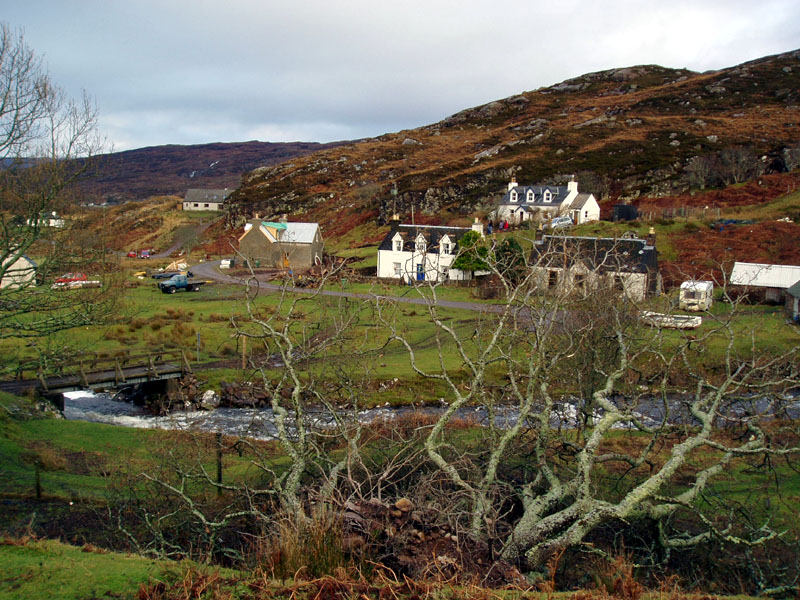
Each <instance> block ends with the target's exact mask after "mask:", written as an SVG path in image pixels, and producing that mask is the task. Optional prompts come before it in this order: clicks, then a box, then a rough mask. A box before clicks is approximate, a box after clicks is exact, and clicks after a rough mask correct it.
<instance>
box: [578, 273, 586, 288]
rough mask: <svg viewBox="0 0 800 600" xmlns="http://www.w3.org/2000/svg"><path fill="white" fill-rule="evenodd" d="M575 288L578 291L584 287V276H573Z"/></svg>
mask: <svg viewBox="0 0 800 600" xmlns="http://www.w3.org/2000/svg"><path fill="white" fill-rule="evenodd" d="M575 287H577V288H578V289H579V290H582V289H584V288H585V287H586V275H584V274H583V273H576V274H575Z"/></svg>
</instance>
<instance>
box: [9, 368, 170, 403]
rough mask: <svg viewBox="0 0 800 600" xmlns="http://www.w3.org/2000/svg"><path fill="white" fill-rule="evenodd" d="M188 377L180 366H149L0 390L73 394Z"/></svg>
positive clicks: (14, 383) (19, 382) (20, 383)
mask: <svg viewBox="0 0 800 600" xmlns="http://www.w3.org/2000/svg"><path fill="white" fill-rule="evenodd" d="M184 373H185V369H182V368H181V365H179V364H172V363H161V364H155V365H153V366H152V367H150V366H149V365H145V366H136V367H124V368H122V369H119V370H117V369H104V370H100V371H92V372H89V373H86V374H85V375H82V374H71V375H65V376H63V377H47V378H45V386H46V388H43V387H42V385H41V382H40V381H39V380H37V379H18V380H10V381H0V390H2V391H4V392H9V393H11V394H17V395H19V394H24V393H25V392H26V391H27V390H29V389H34V388H36V389H39V390H43V391H47V392H51V393H56V392H58V393H62V392H71V391H75V390H84V389H86V388H89V389H98V388H106V387H119V386H124V385H133V384H136V383H143V382H145V381H159V380H163V379H176V378H178V377H181V376H182V375H183V374H184Z"/></svg>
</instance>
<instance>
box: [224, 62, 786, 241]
mask: <svg viewBox="0 0 800 600" xmlns="http://www.w3.org/2000/svg"><path fill="white" fill-rule="evenodd" d="M798 90H800V52H798V51H793V52H788V53H785V54H781V55H777V56H771V57H766V58H764V59H759V60H757V61H752V62H750V63H746V64H744V65H740V66H738V67H733V68H730V69H724V70H721V71H716V72H711V73H694V72H691V71H687V70H685V69H669V68H665V67H660V66H656V65H642V66H634V67H625V68H618V69H610V70H606V71H599V72H597V73H589V74H586V75H582V76H581V77H576V78H574V79H570V80H567V81H565V82H563V83H560V84H557V85H554V86H551V87H548V88H541V89H538V90H535V91H531V92H524V93H522V94H517V95H515V96H511V97H509V98H505V99H502V100H496V101H493V102H489V103H487V104H484V105H482V106H478V107H474V108H470V109H466V110H463V111H461V112H458V113H456V114H454V115H452V116H450V117H447V118H446V119H443V120H442V121H440V122H438V123H434V124H432V125H428V126H425V127H420V128H418V129H415V130H407V131H401V132H398V133H396V134H386V135H382V136H380V137H378V138H374V139H369V140H363V141H360V142H358V143H353V144H347V145H343V146H340V147H337V148H334V149H327V150H323V151H321V152H317V153H314V154H311V155H309V156H303V157H297V158H295V159H292V161H291V162H287V163H283V164H281V165H277V166H274V167H266V168H260V169H257V170H254V171H252V172H251V173H250V174H249V175H247V176H246V177H245V178H244V180H243V183H242V186H241V187H240V188H239V189H238V190H237V191H236V192H235V193H234V194H233V196H232V199H233V200H234V201H235V202H236V203H237V205H238V207H239V211H240V212H241V213H242V214H248V213H252V212H259V213H260V214H262V215H264V216H270V215H280V214H283V213H288V214H295V215H301V214H302V215H303V218H304V219H308V220H318V221H320V222H322V223H323V225H324V229H328V230H330V229H334V230H344V231H346V229H347V227H348V226H353V225H355V224H358V223H360V222H364V220H365V219H369V220H372V221H374V222H377V223H385V222H386V221H387V220H388V218H389V217H390V216H391V214H392V213H393V212H399V213H400V214H401V215H404V217H407V216H409V215H410V212H411V208H412V207H413V209H414V212H415V214H418V215H421V216H423V217H425V218H429V219H438V220H442V221H444V220H447V221H452V219H453V218H455V217H464V218H468V217H470V216H472V215H481V214H483V213H485V212H487V211H488V210H490V208H491V207H492V205H493V204H494V202H495V201H496V200H497V199H498V198H499V196H500V195H501V194H502V193H503V192H504V190H505V188H506V185H507V183H508V181H509V178H510V176H511V175H514V176H516V178H517V180H518V181H523V182H540V183H554V184H557V183H563V182H564V181H566V180H567V179H568V177H569V176H570V175H576V176H577V178H578V182H579V184H580V186H581V189H582V190H585V191H588V192H593V193H595V195H596V196H598V197H599V198H601V199H606V198H611V199H618V198H619V199H622V200H630V199H635V198H641V197H658V196H663V195H667V194H675V193H682V192H684V191H686V190H687V189H688V188H689V186H690V185H694V183H693V180H692V176H693V175H692V173H691V170H690V168H689V165H690V164H691V163H692V161H693V160H696V159H698V157H699V158H703V157H713V156H718V155H719V153H720V152H721V151H723V150H725V149H739V148H746V149H747V150H748V151H750V152H752V153H753V155H754V156H757V157H760V156H764V155H767V154H768V153H769V154H770V155H772V156H781V155H782V152H783V150H784V149H786V148H789V147H794V146H797V144H798V131H800V129H798V128H800V108H799V107H798V102H800V99H799V98H800V97H799V96H798V94H799V93H800V92H798ZM773 168H774V167H773ZM777 168H778V169H780V168H781V167H780V166H779V167H777ZM598 183H599V184H600V185H598ZM595 186H596V187H595ZM393 191H394V193H393Z"/></svg>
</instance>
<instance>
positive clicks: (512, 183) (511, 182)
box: [508, 177, 517, 192]
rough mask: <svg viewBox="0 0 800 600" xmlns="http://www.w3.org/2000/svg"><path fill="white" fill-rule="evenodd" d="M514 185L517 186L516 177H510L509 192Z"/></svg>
mask: <svg viewBox="0 0 800 600" xmlns="http://www.w3.org/2000/svg"><path fill="white" fill-rule="evenodd" d="M515 187H517V178H516V177H512V178H511V181H510V182H509V183H508V191H509V192H510V191H511V190H513V189H514V188H515Z"/></svg>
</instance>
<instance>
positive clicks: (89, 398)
mask: <svg viewBox="0 0 800 600" xmlns="http://www.w3.org/2000/svg"><path fill="white" fill-rule="evenodd" d="M579 404H580V402H579V400H577V399H574V400H573V401H569V402H564V403H562V404H561V405H559V406H558V407H557V409H556V410H555V411H554V412H553V414H552V415H551V419H550V424H551V426H553V427H566V428H571V427H574V426H575V423H576V416H577V406H578V405H579ZM778 404H780V406H781V407H782V415H781V416H788V417H789V418H793V419H797V418H800V394H798V393H797V392H795V393H794V394H792V395H791V396H786V397H784V398H782V399H781V400H780V401H779V402H778ZM443 410H444V406H424V407H388V406H384V407H379V408H372V409H367V410H361V411H359V412H358V418H359V420H360V421H361V422H362V423H369V422H372V421H375V420H386V421H391V420H393V419H397V418H400V417H403V416H407V415H409V414H410V413H412V412H422V413H427V414H431V415H438V414H441V412H442V411H443ZM771 410H773V407H771V406H770V401H769V399H767V398H764V397H759V398H753V397H751V398H743V399H740V400H738V401H736V402H731V403H730V404H728V405H726V414H725V416H724V417H722V416H720V418H719V419H718V420H717V423H718V424H719V425H723V426H724V424H731V423H738V422H741V421H742V420H744V419H747V418H748V415H762V416H764V413H765V412H770V411H771ZM784 411H785V412H784ZM663 412H664V405H663V403H662V402H660V401H658V400H657V399H655V398H650V399H644V400H642V401H640V402H639V403H638V405H637V416H638V418H639V419H641V421H642V422H644V423H645V424H646V425H648V426H653V425H657V424H658V423H659V421H660V420H661V416H662V415H663ZM670 413H671V416H670V418H669V421H670V422H671V423H691V422H693V419H692V418H691V417H690V416H689V414H688V411H687V408H686V404H685V402H684V401H683V400H682V399H681V398H679V397H673V398H672V399H671V400H670ZM307 416H308V419H309V423H310V425H312V426H317V427H322V428H327V427H330V426H331V425H332V423H333V417H332V415H331V413H330V412H328V411H326V410H309V411H308V415H307ZM456 416H457V417H458V418H461V419H465V420H469V421H472V422H474V423H476V424H478V425H486V424H487V422H488V419H489V415H488V412H487V410H486V409H485V408H482V407H478V408H475V407H468V408H464V409H462V410H460V411H458V413H457V414H456ZM597 416H600V415H599V414H598V415H597ZM64 417H65V418H67V419H70V420H80V421H92V422H95V423H107V424H110V425H121V426H124V427H139V428H146V429H152V428H158V429H175V430H184V431H198V432H220V433H224V434H225V435H232V436H240V437H249V438H254V439H259V440H271V439H275V437H276V429H275V423H274V415H273V412H272V409H271V408H218V409H216V410H213V411H175V412H173V413H171V414H170V415H167V416H155V415H153V414H150V413H148V412H147V411H146V410H145V409H143V408H142V407H139V406H136V405H135V404H132V403H130V402H122V401H118V400H115V399H114V398H113V397H112V396H111V395H109V394H102V393H94V392H88V391H79V392H68V393H66V394H64ZM518 417H519V411H518V410H517V409H516V408H515V407H513V406H506V407H500V408H498V409H496V410H495V416H494V420H495V424H496V425H497V426H498V427H501V428H505V427H508V426H510V425H511V424H513V423H515V422H516V420H517V418H518ZM767 417H768V418H771V417H774V415H771V414H770V415H767ZM627 427H630V424H629V423H618V428H627Z"/></svg>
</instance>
